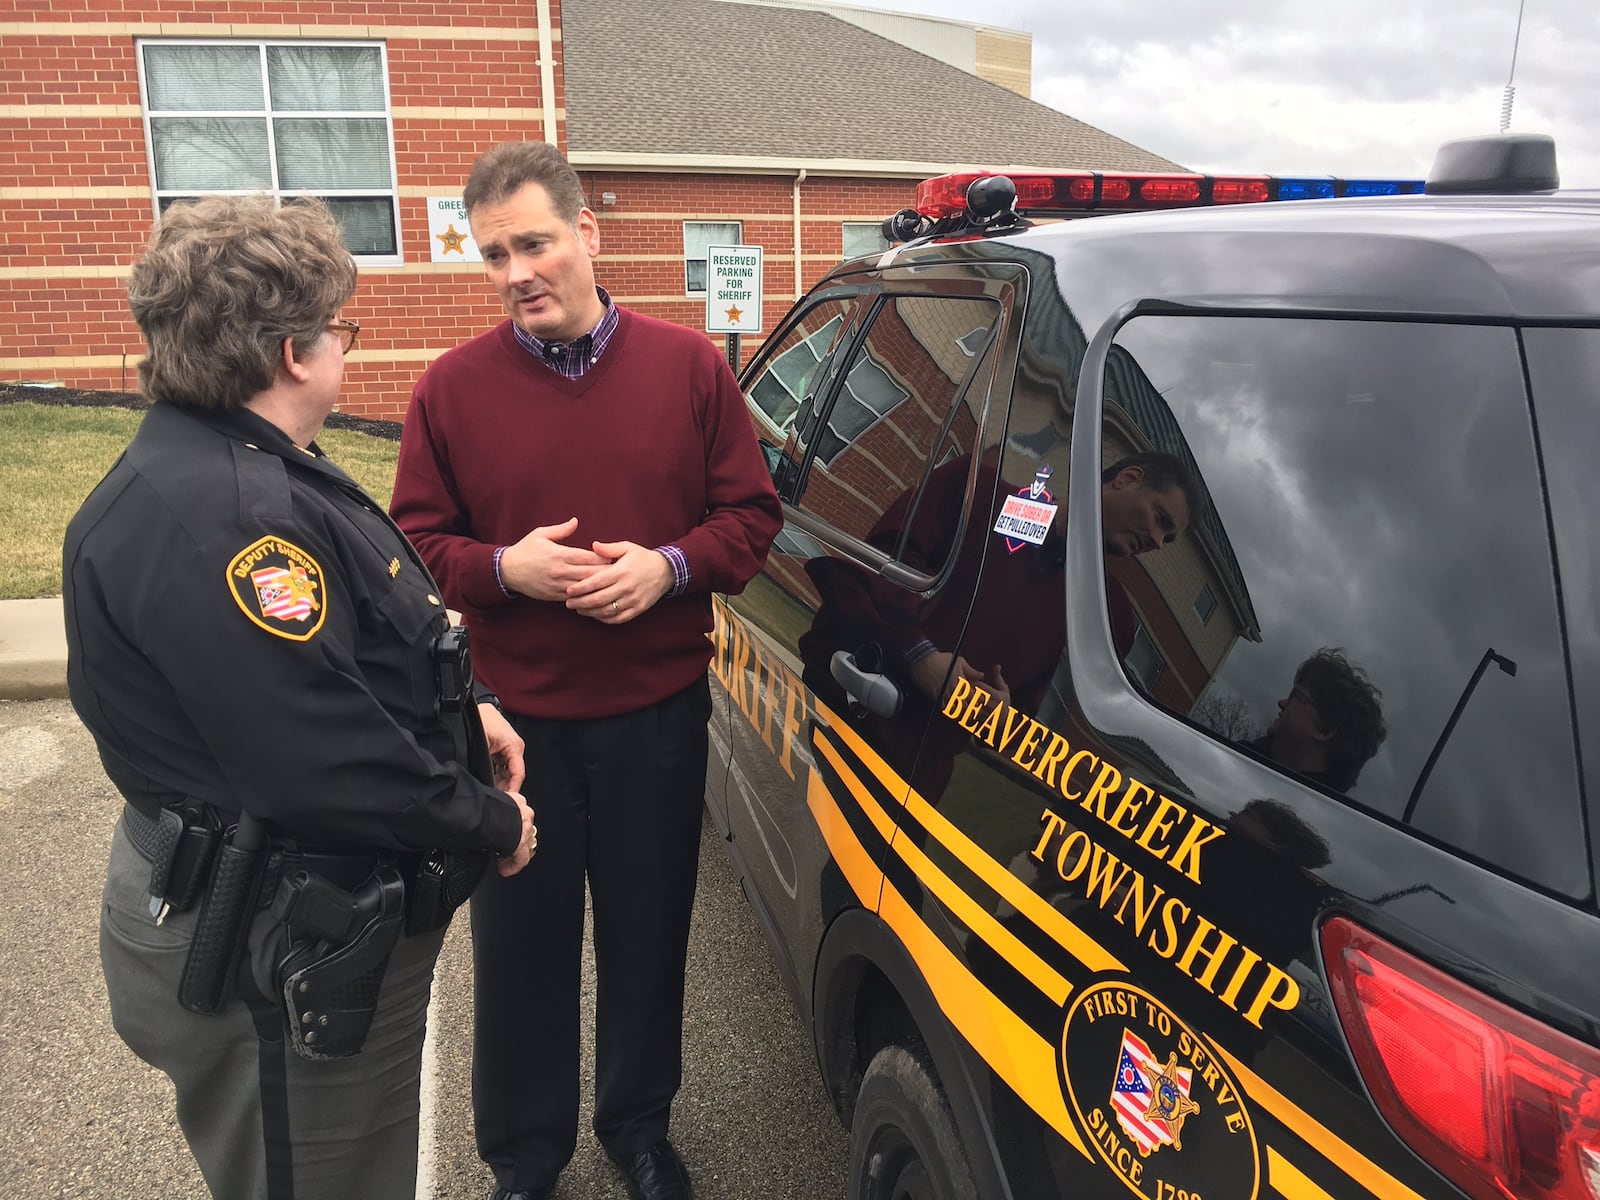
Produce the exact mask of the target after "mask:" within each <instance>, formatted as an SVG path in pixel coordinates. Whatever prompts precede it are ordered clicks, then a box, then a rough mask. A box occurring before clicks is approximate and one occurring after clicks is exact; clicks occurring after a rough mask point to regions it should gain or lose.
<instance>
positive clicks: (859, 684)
mask: <svg viewBox="0 0 1600 1200" xmlns="http://www.w3.org/2000/svg"><path fill="white" fill-rule="evenodd" d="M828 672H829V673H830V674H831V675H832V676H833V679H834V682H835V683H837V684H838V685H839V686H840V687H842V688H843V689H844V690H845V693H846V694H847V695H848V696H849V697H850V699H852V700H854V701H855V702H856V703H857V704H859V705H861V707H862V708H864V709H866V710H867V711H868V712H869V713H871V714H872V715H873V716H877V717H884V718H886V719H891V718H894V717H897V716H899V715H900V701H901V696H900V689H899V688H898V687H897V686H896V685H895V683H894V681H893V680H891V679H890V678H889V677H888V676H887V675H880V674H877V673H875V672H873V671H863V670H862V669H861V664H860V663H858V662H856V656H855V655H854V654H851V653H850V651H848V650H835V651H834V652H833V658H832V659H831V660H830V661H829V663H828Z"/></svg>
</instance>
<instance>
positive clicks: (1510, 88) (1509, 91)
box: [1500, 0, 1528, 133]
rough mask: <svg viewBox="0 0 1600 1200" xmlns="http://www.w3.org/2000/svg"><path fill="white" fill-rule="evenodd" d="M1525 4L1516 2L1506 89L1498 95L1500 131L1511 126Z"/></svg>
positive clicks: (1519, 0)
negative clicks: (1509, 69) (1515, 17)
mask: <svg viewBox="0 0 1600 1200" xmlns="http://www.w3.org/2000/svg"><path fill="white" fill-rule="evenodd" d="M1527 4H1528V0H1518V3H1517V35H1516V37H1514V38H1513V39H1512V41H1511V73H1510V74H1509V75H1507V76H1506V90H1505V92H1504V94H1502V96H1501V97H1500V132H1501V133H1504V132H1505V131H1506V130H1508V129H1510V128H1511V103H1512V101H1513V100H1515V99H1516V96H1517V85H1516V84H1515V83H1513V82H1512V80H1513V79H1515V78H1516V77H1517V47H1518V46H1520V45H1521V44H1522V10H1523V9H1524V8H1526V7H1527Z"/></svg>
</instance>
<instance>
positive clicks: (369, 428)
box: [0, 383, 400, 442]
mask: <svg viewBox="0 0 1600 1200" xmlns="http://www.w3.org/2000/svg"><path fill="white" fill-rule="evenodd" d="M21 403H28V404H53V405H59V406H62V407H68V406H71V407H101V408H133V409H143V408H149V407H150V402H149V401H148V400H146V399H145V398H144V397H143V396H141V395H140V394H139V393H138V392H92V391H85V390H84V389H82V388H68V387H27V386H22V385H18V384H14V383H0V404H21ZM326 425H327V427H328V428H329V429H348V430H351V431H352V432H354V433H365V434H368V435H369V436H371V437H380V438H387V439H388V440H389V441H392V442H398V441H399V440H400V423H399V422H398V421H377V420H373V419H372V418H371V417H353V416H350V415H348V414H346V413H330V414H329V415H328V420H327V422H326Z"/></svg>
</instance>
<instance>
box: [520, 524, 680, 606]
mask: <svg viewBox="0 0 1600 1200" xmlns="http://www.w3.org/2000/svg"><path fill="white" fill-rule="evenodd" d="M594 552H595V553H596V554H598V555H603V556H604V557H605V560H606V561H607V562H608V563H609V565H608V566H606V567H603V568H601V569H600V570H598V571H596V572H595V573H594V574H592V575H590V576H589V577H588V578H587V579H584V580H583V581H581V582H579V583H574V584H571V585H570V586H568V588H567V607H568V608H570V609H572V611H573V612H576V613H581V614H582V615H584V616H586V617H593V618H594V619H595V620H597V621H600V622H603V623H604V624H606V625H622V624H624V623H625V622H628V621H631V620H633V619H634V618H635V617H637V616H639V615H640V614H641V613H646V612H649V611H650V609H651V608H653V607H654V606H655V603H656V601H658V600H660V599H661V597H663V596H665V595H666V594H667V593H668V592H669V591H671V590H672V584H673V574H672V563H671V562H670V561H668V559H667V556H666V555H665V554H662V553H661V552H660V551H659V550H651V549H648V548H647V547H644V546H641V545H639V544H638V543H636V542H596V543H595V544H594ZM506 553H508V554H509V553H510V551H507V552H506Z"/></svg>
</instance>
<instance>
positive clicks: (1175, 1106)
mask: <svg viewBox="0 0 1600 1200" xmlns="http://www.w3.org/2000/svg"><path fill="white" fill-rule="evenodd" d="M1060 1067H1061V1074H1062V1082H1063V1086H1064V1087H1065V1089H1066V1093H1067V1097H1068V1099H1069V1100H1070V1101H1071V1102H1072V1108H1073V1111H1074V1113H1076V1115H1077V1118H1078V1121H1079V1123H1080V1124H1081V1125H1082V1127H1083V1129H1084V1132H1085V1133H1086V1134H1087V1135H1088V1138H1089V1141H1090V1142H1092V1143H1093V1144H1094V1148H1095V1151H1096V1153H1098V1154H1099V1155H1100V1157H1101V1158H1102V1159H1103V1160H1104V1161H1105V1163H1106V1165H1107V1166H1108V1167H1110V1168H1111V1170H1112V1171H1113V1172H1115V1174H1116V1175H1117V1177H1118V1178H1119V1179H1121V1180H1122V1182H1123V1183H1125V1184H1127V1185H1128V1187H1129V1188H1130V1189H1131V1190H1132V1191H1133V1192H1134V1193H1135V1194H1136V1195H1139V1196H1143V1197H1145V1198H1146V1200H1256V1195H1257V1192H1258V1190H1259V1188H1260V1184H1261V1158H1260V1151H1259V1149H1258V1147H1257V1145H1256V1134H1255V1127H1254V1126H1253V1125H1252V1124H1251V1122H1250V1114H1249V1113H1248V1112H1247V1111H1246V1110H1245V1107H1244V1095H1243V1093H1242V1092H1241V1091H1240V1090H1239V1085H1238V1083H1236V1082H1235V1081H1234V1080H1233V1078H1232V1077H1231V1076H1230V1075H1229V1074H1228V1073H1227V1071H1226V1070H1224V1068H1223V1066H1222V1064H1221V1063H1220V1062H1219V1061H1218V1060H1217V1057H1216V1056H1215V1055H1214V1054H1213V1053H1212V1052H1211V1048H1210V1046H1209V1045H1207V1044H1206V1043H1205V1042H1204V1041H1202V1040H1201V1039H1200V1037H1199V1036H1198V1035H1196V1034H1195V1032H1194V1031H1193V1030H1191V1029H1190V1028H1189V1027H1188V1026H1186V1025H1185V1024H1183V1022H1181V1021H1180V1020H1178V1018H1177V1017H1176V1016H1174V1015H1173V1014H1172V1010H1171V1009H1169V1008H1167V1007H1166V1006H1165V1005H1164V1004H1162V1003H1161V1001H1159V1000H1157V999H1156V998H1155V997H1154V996H1152V995H1150V993H1149V992H1146V991H1145V990H1144V989H1142V988H1138V987H1134V986H1132V985H1131V984H1127V983H1121V982H1107V983H1096V984H1092V985H1090V986H1089V987H1087V988H1085V989H1084V990H1083V991H1082V992H1080V993H1079V995H1078V998H1077V1000H1076V1001H1075V1002H1074V1003H1073V1005H1072V1007H1071V1008H1070V1009H1069V1010H1068V1011H1067V1020H1066V1025H1065V1027H1064V1029H1063V1030H1062V1035H1061V1055H1060Z"/></svg>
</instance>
